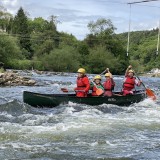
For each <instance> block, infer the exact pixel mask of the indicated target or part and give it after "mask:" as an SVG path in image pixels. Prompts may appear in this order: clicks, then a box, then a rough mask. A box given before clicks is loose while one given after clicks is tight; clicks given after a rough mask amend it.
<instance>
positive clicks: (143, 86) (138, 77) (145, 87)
mask: <svg viewBox="0 0 160 160" xmlns="http://www.w3.org/2000/svg"><path fill="white" fill-rule="evenodd" d="M135 76H136V77H137V78H138V80H139V81H141V80H140V78H139V77H138V76H137V75H135ZM141 84H142V85H143V87H144V88H145V89H147V88H146V86H145V85H144V83H143V82H142V81H141Z"/></svg>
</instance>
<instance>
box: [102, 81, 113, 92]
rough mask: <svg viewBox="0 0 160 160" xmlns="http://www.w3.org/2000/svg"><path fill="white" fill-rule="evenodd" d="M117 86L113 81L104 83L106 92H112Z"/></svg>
mask: <svg viewBox="0 0 160 160" xmlns="http://www.w3.org/2000/svg"><path fill="white" fill-rule="evenodd" d="M114 86H115V83H114V81H113V79H108V80H107V81H105V82H104V83H103V87H104V90H105V91H112V90H113V88H114Z"/></svg>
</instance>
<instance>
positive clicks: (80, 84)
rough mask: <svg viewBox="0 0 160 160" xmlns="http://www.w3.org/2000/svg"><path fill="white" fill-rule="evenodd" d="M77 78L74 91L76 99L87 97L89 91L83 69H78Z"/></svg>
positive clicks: (88, 84)
mask: <svg viewBox="0 0 160 160" xmlns="http://www.w3.org/2000/svg"><path fill="white" fill-rule="evenodd" d="M77 73H78V77H77V87H76V88H75V89H74V90H75V92H76V96H77V97H87V94H88V91H89V89H90V82H89V79H88V77H87V76H86V71H85V69H84V68H79V69H78V71H77Z"/></svg>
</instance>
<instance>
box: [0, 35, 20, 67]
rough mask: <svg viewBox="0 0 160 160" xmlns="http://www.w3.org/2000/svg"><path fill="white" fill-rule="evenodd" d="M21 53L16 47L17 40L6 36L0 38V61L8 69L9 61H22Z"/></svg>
mask: <svg viewBox="0 0 160 160" xmlns="http://www.w3.org/2000/svg"><path fill="white" fill-rule="evenodd" d="M22 58H23V56H22V55H21V51H20V48H19V46H18V45H17V40H16V39H15V38H13V37H8V36H7V35H1V36H0V60H1V62H3V63H4V66H5V67H8V65H9V61H11V60H13V59H22Z"/></svg>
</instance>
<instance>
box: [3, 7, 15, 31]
mask: <svg viewBox="0 0 160 160" xmlns="http://www.w3.org/2000/svg"><path fill="white" fill-rule="evenodd" d="M11 18H12V15H11V14H10V13H8V12H7V11H6V9H5V8H4V7H2V6H0V29H1V30H3V31H4V32H5V31H6V30H7V27H8V24H9V20H10V19H11Z"/></svg>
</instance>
